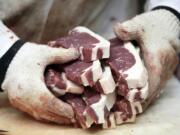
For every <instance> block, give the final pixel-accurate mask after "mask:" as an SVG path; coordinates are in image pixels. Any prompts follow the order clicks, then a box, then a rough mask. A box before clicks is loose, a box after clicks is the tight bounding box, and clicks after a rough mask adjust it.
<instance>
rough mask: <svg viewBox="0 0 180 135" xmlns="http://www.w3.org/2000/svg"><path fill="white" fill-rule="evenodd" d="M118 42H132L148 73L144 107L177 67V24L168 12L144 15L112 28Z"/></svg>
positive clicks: (178, 46)
mask: <svg viewBox="0 0 180 135" xmlns="http://www.w3.org/2000/svg"><path fill="white" fill-rule="evenodd" d="M114 31H115V33H116V35H117V36H118V37H119V38H120V39H122V40H125V41H127V40H136V41H137V42H138V44H139V46H140V48H141V53H142V58H143V60H144V62H145V66H146V68H147V70H148V76H149V95H148V98H147V100H146V102H145V104H146V105H145V106H146V107H147V106H148V105H149V104H150V103H151V102H152V101H153V100H154V99H155V98H156V97H157V96H158V95H159V94H160V91H161V88H162V87H163V86H164V84H165V82H166V81H167V80H168V79H169V78H170V76H171V75H172V73H173V70H174V69H175V67H176V65H177V54H176V52H177V51H178V50H179V49H180V40H179V35H180V21H179V20H178V18H177V17H176V16H175V15H174V14H173V13H171V12H170V11H168V10H165V9H159V10H154V11H151V12H148V13H144V14H141V15H138V16H136V17H134V18H132V19H131V20H129V21H126V22H124V23H122V24H120V23H117V24H116V25H115V26H114Z"/></svg>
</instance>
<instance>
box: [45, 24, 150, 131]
mask: <svg viewBox="0 0 180 135" xmlns="http://www.w3.org/2000/svg"><path fill="white" fill-rule="evenodd" d="M49 45H50V46H52V47H63V48H76V49H77V50H78V51H79V53H80V58H79V59H78V60H76V61H73V62H70V63H67V64H64V65H61V67H58V66H57V67H56V68H53V67H50V68H48V69H47V71H46V74H45V81H46V85H47V87H48V88H49V89H50V90H51V91H52V92H53V93H54V94H55V95H56V96H58V97H59V98H60V99H61V100H63V101H64V102H67V103H69V104H70V105H71V106H72V108H73V110H74V112H75V118H76V125H78V126H81V127H82V128H84V129H86V128H90V127H91V126H92V125H93V124H98V125H99V124H100V125H102V127H103V128H115V127H116V125H119V124H122V123H126V122H134V121H135V118H136V115H137V114H140V113H142V111H143V109H142V108H143V106H142V103H143V101H144V100H145V99H146V98H147V95H148V75H147V71H146V68H145V66H144V64H143V61H142V60H141V58H140V50H139V48H137V47H135V46H134V45H133V44H132V43H130V42H128V43H123V42H122V41H121V40H119V39H117V38H114V39H111V40H109V41H108V40H106V39H104V38H103V37H101V36H99V35H97V34H95V33H94V32H92V31H90V30H89V29H87V28H85V27H80V26H79V27H76V28H74V29H73V30H71V31H70V32H69V33H68V35H67V36H65V37H62V38H59V39H57V40H56V41H52V42H49Z"/></svg>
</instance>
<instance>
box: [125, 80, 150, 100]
mask: <svg viewBox="0 0 180 135" xmlns="http://www.w3.org/2000/svg"><path fill="white" fill-rule="evenodd" d="M148 86H149V85H148V82H147V83H146V85H145V86H144V87H143V88H141V89H140V90H138V89H130V90H129V92H128V94H127V96H126V99H127V100H128V101H129V102H134V101H135V95H136V93H138V92H139V91H140V97H141V99H142V100H145V99H146V98H147V96H148V88H149V87H148Z"/></svg>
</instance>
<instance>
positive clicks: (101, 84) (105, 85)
mask: <svg viewBox="0 0 180 135" xmlns="http://www.w3.org/2000/svg"><path fill="white" fill-rule="evenodd" d="M115 88H116V83H115V81H114V78H113V76H112V73H111V69H110V67H108V66H106V67H104V71H103V74H102V77H101V78H100V79H99V80H98V81H97V82H96V84H95V86H94V89H95V90H97V91H98V92H100V93H103V94H109V93H112V92H114V90H115Z"/></svg>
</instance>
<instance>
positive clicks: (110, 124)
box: [102, 113, 116, 129]
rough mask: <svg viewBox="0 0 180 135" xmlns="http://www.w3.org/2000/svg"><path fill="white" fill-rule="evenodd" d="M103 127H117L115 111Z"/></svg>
mask: <svg viewBox="0 0 180 135" xmlns="http://www.w3.org/2000/svg"><path fill="white" fill-rule="evenodd" d="M102 126H103V128H104V129H107V128H116V120H115V116H114V113H111V114H110V115H109V117H108V119H107V120H106V121H105V123H103V125H102Z"/></svg>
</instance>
